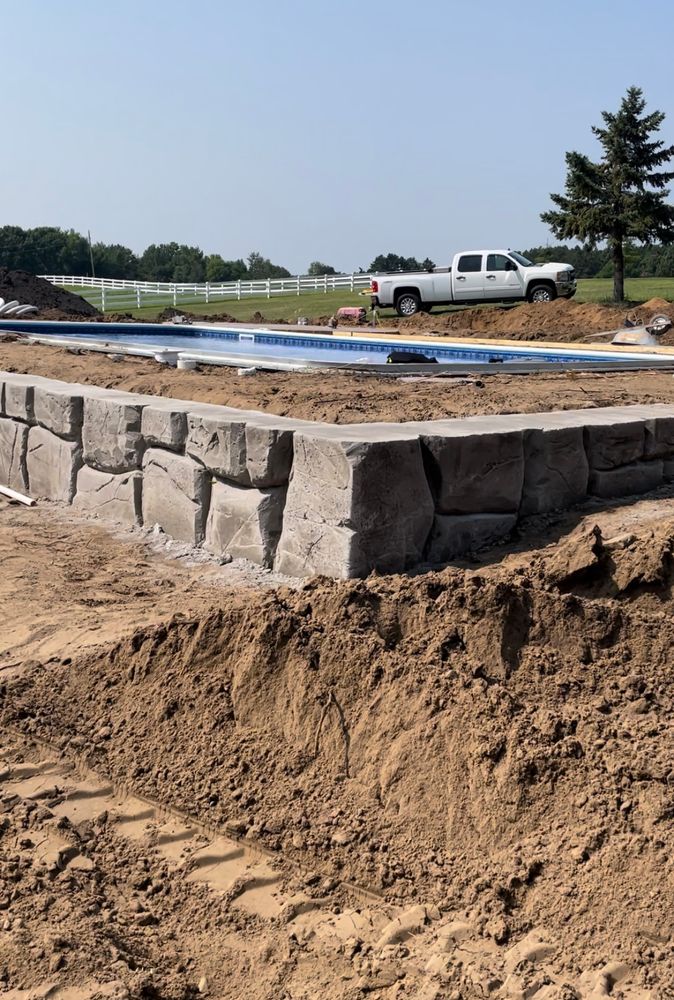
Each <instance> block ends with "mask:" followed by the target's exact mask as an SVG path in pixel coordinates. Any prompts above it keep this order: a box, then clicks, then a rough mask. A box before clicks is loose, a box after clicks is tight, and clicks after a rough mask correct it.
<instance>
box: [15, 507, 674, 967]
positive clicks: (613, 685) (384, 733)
mask: <svg viewBox="0 0 674 1000" xmlns="http://www.w3.org/2000/svg"><path fill="white" fill-rule="evenodd" d="M656 536H657V537H656ZM565 544H566V548H564V547H562V549H561V550H559V551H556V552H555V551H553V552H550V553H547V552H546V551H543V552H542V553H541V555H540V556H539V557H537V558H536V559H534V560H533V561H532V564H531V568H530V569H529V570H527V569H525V568H524V567H521V568H520V569H519V570H518V571H517V572H513V571H508V572H506V571H505V570H498V569H495V570H493V571H491V572H489V571H488V570H486V569H485V570H480V571H475V570H474V571H469V570H461V569H449V570H446V571H444V572H442V573H437V574H429V575H427V576H425V577H423V578H417V579H413V580H410V579H407V578H398V577H390V578H380V579H378V578H372V579H370V580H368V581H365V582H348V583H342V584H338V583H332V582H328V581H321V580H317V581H314V582H312V583H310V584H308V585H307V586H305V587H304V588H303V590H301V591H299V592H296V591H288V590H280V591H276V592H271V593H268V594H260V593H259V592H257V593H256V592H253V591H251V592H250V594H249V595H246V600H241V595H237V597H236V598H233V599H232V600H231V601H229V602H228V601H224V603H223V605H222V607H221V608H219V609H218V610H214V611H213V612H212V613H209V614H206V615H197V616H195V617H191V618H185V617H181V616H178V615H177V616H175V617H174V618H173V619H172V620H171V621H170V622H167V623H166V624H164V625H159V626H155V627H150V628H143V629H141V630H139V631H137V632H136V633H135V634H134V635H133V636H132V637H131V638H129V639H125V640H124V641H122V642H120V643H118V644H117V645H116V646H115V647H114V648H113V649H111V650H108V651H105V650H103V651H98V652H95V653H90V654H88V655H85V656H83V657H81V658H80V659H78V660H77V661H76V662H74V663H72V664H71V663H70V662H68V661H64V662H63V663H62V664H60V665H59V664H54V663H51V664H37V663H36V664H34V665H33V666H32V667H31V668H30V669H29V670H28V671H27V672H26V673H25V674H24V675H23V676H22V677H21V678H20V679H19V680H17V681H16V683H15V684H13V685H12V684H8V689H7V692H6V695H5V701H4V707H5V712H6V716H5V717H6V719H7V720H8V721H13V722H14V723H15V724H19V725H20V726H21V727H22V728H23V729H24V730H26V731H28V732H34V733H37V734H39V735H41V736H44V737H47V738H49V739H50V740H53V741H55V742H58V743H60V745H62V746H64V747H67V746H68V745H69V743H70V741H71V739H72V738H73V737H74V739H75V741H76V744H75V743H73V746H74V745H77V747H78V748H79V749H80V750H84V752H86V753H87V754H88V755H89V759H90V760H91V762H92V766H94V767H95V768H96V769H100V770H101V771H103V772H104V773H109V774H110V775H111V776H112V777H113V778H114V779H116V780H118V781H124V782H127V781H129V780H131V781H132V782H133V784H134V786H135V787H136V788H137V789H138V790H139V791H140V792H141V793H145V794H148V795H154V796H158V797H160V798H161V799H162V801H165V802H167V803H171V804H173V805H175V806H177V807H179V808H182V809H186V810H188V811H195V810H198V811H199V814H200V815H201V817H202V818H204V819H205V820H207V821H208V820H213V821H214V822H216V823H223V824H228V825H229V827H230V828H232V827H233V828H234V829H236V831H237V832H238V833H239V834H240V835H242V836H247V837H249V838H252V839H253V840H255V841H258V842H260V843H261V844H263V845H264V846H265V847H266V848H268V849H270V850H273V851H279V852H283V854H284V855H285V856H286V857H289V858H296V859H297V860H301V861H302V863H303V864H305V865H310V866H313V867H315V869H316V871H317V872H318V873H320V874H322V876H323V877H329V876H332V877H338V878H340V879H344V880H347V881H353V882H357V883H358V884H359V885H361V886H365V887H370V888H371V889H373V890H374V891H376V892H379V893H383V894H384V896H385V897H386V899H388V900H389V901H391V902H397V903H405V904H406V905H410V904H411V903H413V902H415V901H416V900H417V899H419V898H421V899H424V900H426V901H430V902H432V903H435V904H436V905H437V906H438V907H439V908H440V909H443V908H444V909H445V910H446V909H452V910H457V909H462V910H464V911H465V912H467V913H469V914H470V919H471V920H472V921H473V922H474V923H475V924H476V925H477V926H479V928H480V930H481V932H484V933H485V934H487V935H488V936H491V937H492V938H493V939H494V940H495V941H496V942H497V943H502V942H504V941H507V940H508V939H514V938H516V937H518V936H519V935H521V934H523V933H526V932H528V931H529V930H531V928H532V927H538V926H544V927H545V928H546V929H549V930H550V931H551V933H553V934H554V935H555V937H556V939H557V940H559V941H560V944H561V949H562V952H563V957H562V958H560V963H561V965H560V969H561V971H562V972H564V973H565V974H566V973H568V975H569V977H571V978H573V977H576V976H577V975H578V974H580V973H581V972H582V971H583V970H584V969H587V968H588V967H598V966H599V965H602V964H603V963H605V962H606V961H609V960H610V959H612V958H613V957H615V956H616V955H618V956H619V957H620V958H621V960H624V961H626V962H628V963H630V964H631V965H632V966H633V967H634V968H636V969H637V970H638V974H639V976H640V977H641V980H642V985H644V986H654V985H657V984H661V985H662V984H667V983H668V982H671V978H672V975H674V952H673V948H672V944H673V942H672V927H671V912H670V903H669V900H668V899H667V898H666V894H664V893H662V892H661V889H662V885H663V883H666V882H667V880H668V879H671V878H672V875H673V874H674V868H673V862H672V857H673V856H674V854H673V851H674V795H673V793H672V788H673V787H674V786H673V782H674V772H672V765H671V756H672V742H673V737H674V682H673V681H672V674H671V667H670V665H669V661H670V658H671V656H670V651H671V646H672V642H674V625H672V620H671V615H670V613H669V612H670V611H671V607H670V601H671V583H672V579H673V575H674V573H673V568H672V549H673V545H674V522H673V521H672V520H671V519H670V521H669V522H668V523H666V524H662V525H661V526H659V527H658V529H657V531H656V532H655V533H654V532H653V531H646V532H642V534H641V535H640V534H639V533H638V532H637V533H635V534H634V535H633V537H632V538H630V539H627V540H626V539H625V538H623V539H622V540H621V539H615V538H613V539H611V538H609V539H605V538H604V537H603V536H602V534H601V532H600V531H598V529H591V530H584V531H582V532H580V533H579V534H578V535H575V536H572V537H571V538H570V539H569V540H568V541H567V543H565ZM595 593H598V594H600V595H601V596H600V598H597V597H596V596H595ZM663 612H664V613H663ZM102 732H105V734H106V735H105V737H104V738H102V737H101V735H100V734H101V733H102Z"/></svg>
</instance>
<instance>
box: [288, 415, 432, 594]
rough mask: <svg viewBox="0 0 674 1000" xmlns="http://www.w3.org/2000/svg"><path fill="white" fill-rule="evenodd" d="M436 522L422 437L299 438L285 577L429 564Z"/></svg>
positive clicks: (355, 432)
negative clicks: (426, 551) (426, 556)
mask: <svg viewBox="0 0 674 1000" xmlns="http://www.w3.org/2000/svg"><path fill="white" fill-rule="evenodd" d="M432 522H433V499H432V496H431V493H430V490H429V487H428V484H427V482H426V477H425V475H424V470H423V461H422V456H421V447H420V444H419V441H418V439H417V438H415V437H413V436H409V437H405V436H401V437H398V438H396V437H393V436H388V435H387V433H386V432H379V433H378V432H377V429H376V428H367V427H360V428H359V427H332V428H331V427H325V428H320V427H318V428H317V429H316V430H315V431H299V432H296V433H295V441H294V462H293V471H292V476H291V479H290V485H289V487H288V497H287V501H286V508H285V512H284V517H283V530H282V532H281V539H280V541H279V545H278V550H277V554H276V562H275V567H276V569H277V570H278V571H279V572H281V573H287V574H289V575H291V576H303V575H306V574H308V573H309V574H315V573H322V574H325V575H328V576H334V577H339V578H342V579H344V578H348V577H357V576H365V575H367V574H368V573H369V572H370V571H371V570H374V569H376V570H379V571H381V572H397V571H399V570H403V569H405V568H406V567H408V566H412V565H414V564H415V563H418V562H420V561H421V558H422V555H423V551H424V546H425V544H426V539H427V538H428V535H429V532H430V529H431V525H432Z"/></svg>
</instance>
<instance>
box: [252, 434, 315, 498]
mask: <svg viewBox="0 0 674 1000" xmlns="http://www.w3.org/2000/svg"><path fill="white" fill-rule="evenodd" d="M279 425H280V426H279ZM303 426H304V427H307V426H308V424H307V423H306V422H305V421H297V422H296V424H295V427H293V426H292V425H291V422H290V421H283V422H282V421H281V419H280V418H277V420H276V421H274V420H273V418H271V417H270V418H269V419H268V420H265V419H264V418H260V417H258V418H254V417H253V418H251V419H249V420H247V421H246V470H247V472H248V476H249V478H250V482H251V484H252V485H253V486H257V487H258V488H263V487H269V486H283V485H285V484H286V483H287V482H288V480H289V479H290V469H291V467H292V463H293V433H294V430H295V429H297V428H301V427H303Z"/></svg>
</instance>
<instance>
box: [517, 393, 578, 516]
mask: <svg viewBox="0 0 674 1000" xmlns="http://www.w3.org/2000/svg"><path fill="white" fill-rule="evenodd" d="M507 420H508V425H509V426H517V427H519V428H521V430H522V432H523V448H524V480H523V483H522V501H521V503H520V509H519V513H520V514H521V515H522V516H526V515H528V514H543V513H546V512H547V511H551V510H564V509H565V508H567V507H572V506H573V505H574V504H576V503H580V502H581V501H582V500H583V499H584V498H585V497H586V496H587V483H588V477H589V466H588V461H587V456H586V454H585V448H584V442H583V427H582V426H579V425H576V424H573V423H572V424H571V425H569V424H568V423H567V421H565V419H564V414H560V413H538V414H530V413H526V414H521V415H520V414H514V415H513V414H509V415H508V418H507Z"/></svg>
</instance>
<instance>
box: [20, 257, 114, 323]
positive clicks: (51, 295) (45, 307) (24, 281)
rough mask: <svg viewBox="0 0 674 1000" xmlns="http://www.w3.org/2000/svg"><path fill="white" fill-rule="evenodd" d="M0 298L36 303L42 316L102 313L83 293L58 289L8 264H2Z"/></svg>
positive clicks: (30, 303)
mask: <svg viewBox="0 0 674 1000" xmlns="http://www.w3.org/2000/svg"><path fill="white" fill-rule="evenodd" d="M0 297H1V298H3V299H4V300H5V302H10V301H12V300H14V299H17V300H18V302H20V303H21V305H31V306H37V308H38V309H39V310H40V313H39V315H40V318H41V319H45V318H51V319H67V318H70V317H73V316H82V317H88V316H98V315H99V312H98V309H96V308H95V306H92V304H91V303H90V302H87V300H86V299H83V298H82V297H81V296H80V295H74V294H73V293H72V292H68V291H66V290H65V288H58V287H57V286H56V285H52V284H51V282H49V281H45V279H44V278H38V277H37V276H36V275H35V274H30V273H29V272H28V271H12V270H10V269H9V268H7V267H0Z"/></svg>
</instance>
